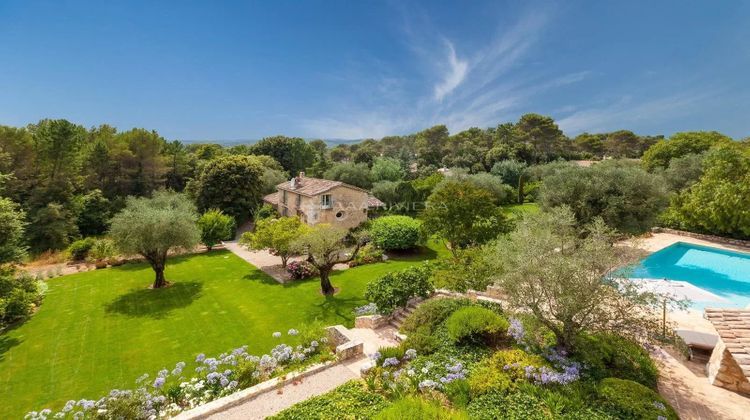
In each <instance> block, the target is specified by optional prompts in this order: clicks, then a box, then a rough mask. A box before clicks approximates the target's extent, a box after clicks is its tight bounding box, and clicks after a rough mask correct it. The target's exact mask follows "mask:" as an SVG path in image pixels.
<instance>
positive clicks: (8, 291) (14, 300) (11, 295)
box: [0, 266, 42, 327]
mask: <svg viewBox="0 0 750 420" xmlns="http://www.w3.org/2000/svg"><path fill="white" fill-rule="evenodd" d="M39 283H40V282H39V281H37V280H36V279H34V278H33V277H32V276H30V275H29V274H27V273H25V272H22V271H18V270H16V269H15V268H13V267H11V266H0V327H4V326H6V325H9V324H11V323H14V322H17V321H20V320H23V319H25V318H27V317H28V316H30V315H31V314H32V312H33V311H34V308H36V306H38V305H39V304H40V303H41V301H42V293H41V290H40V288H39Z"/></svg>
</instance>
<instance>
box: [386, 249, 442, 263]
mask: <svg viewBox="0 0 750 420" xmlns="http://www.w3.org/2000/svg"><path fill="white" fill-rule="evenodd" d="M437 257H438V253H437V251H435V250H434V249H432V248H428V247H426V246H422V247H419V248H417V249H413V250H405V251H388V258H389V260H393V261H427V260H434V259H436V258H437Z"/></svg>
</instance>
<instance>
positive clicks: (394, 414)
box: [375, 397, 469, 420]
mask: <svg viewBox="0 0 750 420" xmlns="http://www.w3.org/2000/svg"><path fill="white" fill-rule="evenodd" d="M468 418H469V417H468V416H467V415H466V413H465V412H462V411H454V410H450V409H447V408H444V407H441V406H440V405H439V404H438V403H436V402H434V401H427V400H424V399H422V398H416V397H406V398H404V399H401V400H398V401H396V402H395V403H393V404H392V405H391V406H390V407H388V408H386V409H385V410H383V411H381V412H380V414H378V415H377V416H375V419H376V420H402V419H410V420H448V419H451V420H453V419H468Z"/></svg>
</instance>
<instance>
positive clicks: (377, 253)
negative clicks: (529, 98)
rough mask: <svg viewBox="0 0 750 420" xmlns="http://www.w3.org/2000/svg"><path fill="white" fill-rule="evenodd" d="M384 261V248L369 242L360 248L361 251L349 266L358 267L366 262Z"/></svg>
mask: <svg viewBox="0 0 750 420" xmlns="http://www.w3.org/2000/svg"><path fill="white" fill-rule="evenodd" d="M381 261H383V250H382V249H380V248H378V247H376V246H374V245H373V244H372V243H368V244H367V245H365V246H363V247H362V248H360V249H359V252H358V253H357V255H356V256H355V257H354V259H353V260H351V261H350V262H349V267H357V266H360V265H365V264H372V263H376V262H381Z"/></svg>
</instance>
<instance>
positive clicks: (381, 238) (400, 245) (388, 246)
mask: <svg viewBox="0 0 750 420" xmlns="http://www.w3.org/2000/svg"><path fill="white" fill-rule="evenodd" d="M421 226H422V224H421V223H420V222H419V221H418V220H416V219H413V218H411V217H409V216H384V217H380V218H378V219H375V220H373V221H372V224H371V226H370V236H371V237H372V242H373V243H374V244H375V245H377V246H378V248H381V249H384V250H386V251H390V250H401V249H410V248H414V247H416V246H417V245H419V243H420V238H421Z"/></svg>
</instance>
